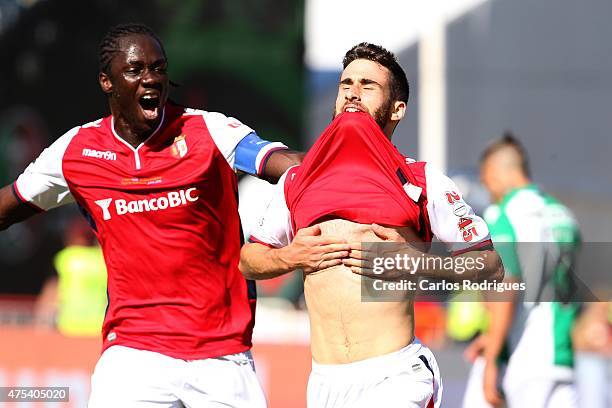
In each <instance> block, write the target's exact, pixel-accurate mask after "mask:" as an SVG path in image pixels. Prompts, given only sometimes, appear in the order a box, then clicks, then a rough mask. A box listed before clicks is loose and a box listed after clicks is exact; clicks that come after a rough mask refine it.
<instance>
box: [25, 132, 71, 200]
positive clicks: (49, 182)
mask: <svg viewBox="0 0 612 408" xmlns="http://www.w3.org/2000/svg"><path fill="white" fill-rule="evenodd" d="M79 129H80V127H75V128H73V129H71V130H69V131H68V132H66V133H65V134H64V135H63V136H61V137H60V138H59V139H57V140H56V141H55V142H54V143H53V144H52V145H51V146H49V147H47V148H46V149H45V150H43V152H42V153H41V154H40V156H38V158H37V159H36V160H34V161H33V162H32V163H31V164H30V165H29V166H28V167H27V168H26V169H25V171H24V172H23V173H22V174H21V175H20V176H19V177H18V178H17V180H16V181H15V187H16V189H17V190H18V192H19V195H20V196H21V198H23V199H24V200H26V201H27V202H29V203H31V204H33V205H35V206H36V207H38V208H40V209H42V210H45V211H46V210H50V209H52V208H55V207H59V206H62V205H64V204H69V203H72V202H74V198H73V197H72V194H70V190H69V189H68V183H67V182H66V179H65V178H64V173H63V169H62V160H63V157H64V153H65V152H66V149H67V148H68V145H69V144H70V142H71V141H72V138H74V136H76V134H77V133H78V132H79Z"/></svg>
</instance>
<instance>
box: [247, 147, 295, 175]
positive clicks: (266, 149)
mask: <svg viewBox="0 0 612 408" xmlns="http://www.w3.org/2000/svg"><path fill="white" fill-rule="evenodd" d="M278 149H288V147H287V146H286V145H285V144H284V143H281V142H271V143H269V144H267V145H265V146H264V147H263V148H262V149H261V150H260V151H259V153H257V157H256V158H255V168H256V169H257V174H260V175H261V174H262V173H263V170H264V169H263V168H262V167H261V165H262V164H263V163H262V161H263V160H264V159H265V158H266V157H267V156H268V153H270V151H272V150H278Z"/></svg>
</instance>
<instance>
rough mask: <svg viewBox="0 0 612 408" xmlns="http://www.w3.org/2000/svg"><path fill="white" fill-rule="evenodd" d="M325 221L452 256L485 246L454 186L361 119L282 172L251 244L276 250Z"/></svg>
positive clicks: (348, 116) (355, 116) (340, 127)
mask: <svg viewBox="0 0 612 408" xmlns="http://www.w3.org/2000/svg"><path fill="white" fill-rule="evenodd" d="M328 218H342V219H346V220H350V221H354V222H358V223H362V224H370V223H373V222H375V223H378V224H382V225H388V226H409V227H413V228H414V229H415V231H417V232H418V233H419V236H420V238H421V240H423V241H425V242H428V241H431V239H432V237H434V236H435V237H436V238H437V239H438V240H440V241H442V242H444V243H446V244H447V246H448V249H449V250H450V251H452V252H453V253H454V254H459V253H462V252H466V251H469V250H472V249H476V248H478V247H482V246H486V245H489V244H490V237H489V230H488V228H487V225H486V223H485V222H484V221H483V219H482V218H480V217H479V216H478V215H476V214H475V213H474V211H473V210H472V208H471V207H470V206H469V205H468V204H467V203H466V202H465V201H464V200H463V197H462V195H461V193H460V192H459V190H458V188H457V186H456V185H455V183H454V182H453V181H452V180H451V179H450V178H448V177H446V176H445V175H444V174H442V173H441V172H439V171H437V170H436V169H435V168H432V167H431V166H430V165H429V164H427V163H424V162H415V161H414V160H411V159H408V158H406V157H404V156H403V155H402V154H401V153H399V151H398V150H397V149H396V148H395V147H394V146H393V145H392V144H391V142H390V141H389V140H388V139H387V138H386V137H385V135H384V134H383V133H382V131H381V130H380V128H379V127H378V125H377V124H376V122H375V121H374V120H373V119H372V117H371V116H370V115H368V114H366V113H357V112H350V113H342V114H340V115H338V116H337V117H336V118H335V119H334V120H333V122H332V123H331V124H330V125H329V126H328V127H327V129H325V131H324V132H323V133H322V134H321V136H320V137H319V139H318V140H317V141H316V143H315V144H314V145H313V147H312V149H311V150H310V151H309V152H308V154H307V155H306V157H305V158H304V161H303V163H302V165H300V166H294V167H292V168H290V169H289V170H287V172H285V174H284V175H283V177H281V179H280V180H279V182H278V184H277V185H276V186H275V187H274V188H273V191H272V193H271V195H270V197H269V198H268V202H267V209H266V211H265V212H264V213H263V214H262V216H261V217H260V219H259V220H258V222H257V223H256V226H255V228H254V230H253V231H251V237H250V239H251V240H252V241H253V242H259V243H262V244H264V245H268V246H271V247H275V248H279V247H283V246H286V245H289V243H290V242H291V241H292V240H293V237H294V236H295V233H296V231H297V230H298V229H300V228H303V227H307V226H309V225H312V224H313V223H315V222H317V221H320V220H322V219H328Z"/></svg>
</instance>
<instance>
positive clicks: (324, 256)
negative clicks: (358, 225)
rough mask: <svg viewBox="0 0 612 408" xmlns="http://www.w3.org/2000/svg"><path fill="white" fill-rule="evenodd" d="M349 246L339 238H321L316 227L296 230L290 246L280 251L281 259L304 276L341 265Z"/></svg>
mask: <svg viewBox="0 0 612 408" xmlns="http://www.w3.org/2000/svg"><path fill="white" fill-rule="evenodd" d="M349 251H350V245H349V244H347V243H346V240H344V239H342V238H340V237H332V236H326V237H322V236H321V228H320V227H319V226H318V225H314V226H312V227H307V228H302V229H300V230H298V232H297V233H296V234H295V237H294V238H293V241H292V242H291V244H290V245H288V246H286V247H284V248H283V249H282V251H281V255H280V256H281V259H282V260H283V262H284V263H285V264H286V265H288V267H289V268H290V269H302V270H303V271H304V273H305V274H309V273H312V272H316V271H319V270H321V269H326V268H331V267H332V266H336V265H341V264H342V258H345V257H347V256H348V254H349Z"/></svg>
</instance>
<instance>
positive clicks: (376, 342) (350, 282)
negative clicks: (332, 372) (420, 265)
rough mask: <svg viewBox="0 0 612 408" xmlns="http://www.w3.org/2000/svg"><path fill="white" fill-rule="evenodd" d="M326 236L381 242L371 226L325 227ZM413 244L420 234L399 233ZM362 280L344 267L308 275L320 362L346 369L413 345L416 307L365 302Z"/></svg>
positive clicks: (340, 223) (333, 223)
mask: <svg viewBox="0 0 612 408" xmlns="http://www.w3.org/2000/svg"><path fill="white" fill-rule="evenodd" d="M319 225H320V227H321V234H322V235H324V236H325V235H329V236H341V237H343V238H345V239H346V240H348V241H349V242H378V241H381V240H380V239H379V238H378V237H377V236H376V235H375V234H374V233H373V232H372V231H371V229H370V226H369V225H363V224H357V223H354V222H351V221H347V220H342V219H334V220H328V221H323V222H321V223H319ZM396 229H397V231H398V232H399V233H400V234H402V235H403V236H404V237H405V238H406V239H407V240H413V239H414V237H415V234H414V233H413V232H412V230H411V229H409V228H396ZM361 279H362V278H361V276H360V275H356V274H354V273H353V272H351V270H350V269H349V268H347V267H345V266H343V265H340V266H335V267H332V268H328V269H324V270H321V271H318V272H315V273H313V274H309V275H307V276H306V278H305V280H304V294H305V298H306V305H307V306H308V312H309V316H310V328H311V330H310V331H311V344H312V355H313V358H314V360H315V361H316V362H317V363H321V364H343V363H349V362H353V361H358V360H364V359H366V358H370V357H374V356H379V355H383V354H387V353H391V352H394V351H397V350H399V349H401V348H403V347H405V346H407V345H408V344H410V343H411V342H412V340H413V336H414V306H413V302H412V300H411V299H410V297H409V295H408V293H406V296H405V298H403V300H402V301H396V302H391V301H380V302H364V301H362V299H361Z"/></svg>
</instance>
